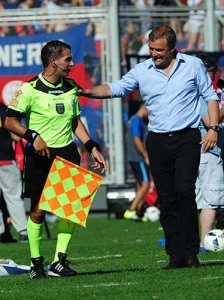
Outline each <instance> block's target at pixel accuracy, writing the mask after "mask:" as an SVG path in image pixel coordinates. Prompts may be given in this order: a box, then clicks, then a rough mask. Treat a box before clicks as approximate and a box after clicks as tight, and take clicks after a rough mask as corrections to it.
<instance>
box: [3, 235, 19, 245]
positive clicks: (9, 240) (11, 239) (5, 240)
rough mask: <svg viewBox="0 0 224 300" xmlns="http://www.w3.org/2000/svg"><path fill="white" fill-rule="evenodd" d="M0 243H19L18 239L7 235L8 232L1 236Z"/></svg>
mask: <svg viewBox="0 0 224 300" xmlns="http://www.w3.org/2000/svg"><path fill="white" fill-rule="evenodd" d="M0 243H2V244H7V243H17V240H16V239H15V238H14V237H12V236H11V235H7V234H4V233H3V234H2V235H1V236H0Z"/></svg>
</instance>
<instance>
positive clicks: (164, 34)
mask: <svg viewBox="0 0 224 300" xmlns="http://www.w3.org/2000/svg"><path fill="white" fill-rule="evenodd" d="M164 38H165V39H166V41H167V46H168V47H169V49H170V50H172V49H174V48H175V47H176V42H177V38H176V33H175V31H174V30H173V29H172V28H171V27H169V26H158V27H156V28H155V29H153V30H152V31H151V32H150V34H149V40H150V41H152V42H155V41H156V40H158V39H164Z"/></svg>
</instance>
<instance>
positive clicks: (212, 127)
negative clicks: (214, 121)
mask: <svg viewBox="0 0 224 300" xmlns="http://www.w3.org/2000/svg"><path fill="white" fill-rule="evenodd" d="M208 129H212V130H214V131H215V132H218V131H219V126H218V125H213V126H208Z"/></svg>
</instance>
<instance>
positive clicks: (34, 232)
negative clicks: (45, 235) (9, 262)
mask: <svg viewBox="0 0 224 300" xmlns="http://www.w3.org/2000/svg"><path fill="white" fill-rule="evenodd" d="M42 232H43V224H42V223H41V224H36V223H34V222H33V221H32V220H31V218H30V217H29V218H28V221H27V234H28V238H29V245H30V254H31V258H36V257H40V245H41V240H42ZM31 265H32V264H31Z"/></svg>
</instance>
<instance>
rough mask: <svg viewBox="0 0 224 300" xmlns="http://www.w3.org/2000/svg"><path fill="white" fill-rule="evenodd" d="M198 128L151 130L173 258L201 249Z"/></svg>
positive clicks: (149, 144)
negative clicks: (171, 131) (198, 196)
mask: <svg viewBox="0 0 224 300" xmlns="http://www.w3.org/2000/svg"><path fill="white" fill-rule="evenodd" d="M200 141H201V135H200V132H199V130H198V129H185V130H181V131H178V132H174V133H173V134H160V133H153V132H149V133H148V136H147V139H146V148H147V151H148V155H149V160H150V167H151V172H152V176H153V179H154V181H155V185H156V188H157V192H158V198H159V201H160V205H161V216H160V221H161V225H162V227H163V230H164V234H165V239H166V253H167V254H168V255H169V256H170V261H171V262H180V261H182V260H183V259H184V257H185V256H187V255H197V254H198V251H199V226H198V213H197V206H196V201H195V181H196V177H197V173H198V167H199V162H200V147H201V146H200Z"/></svg>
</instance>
